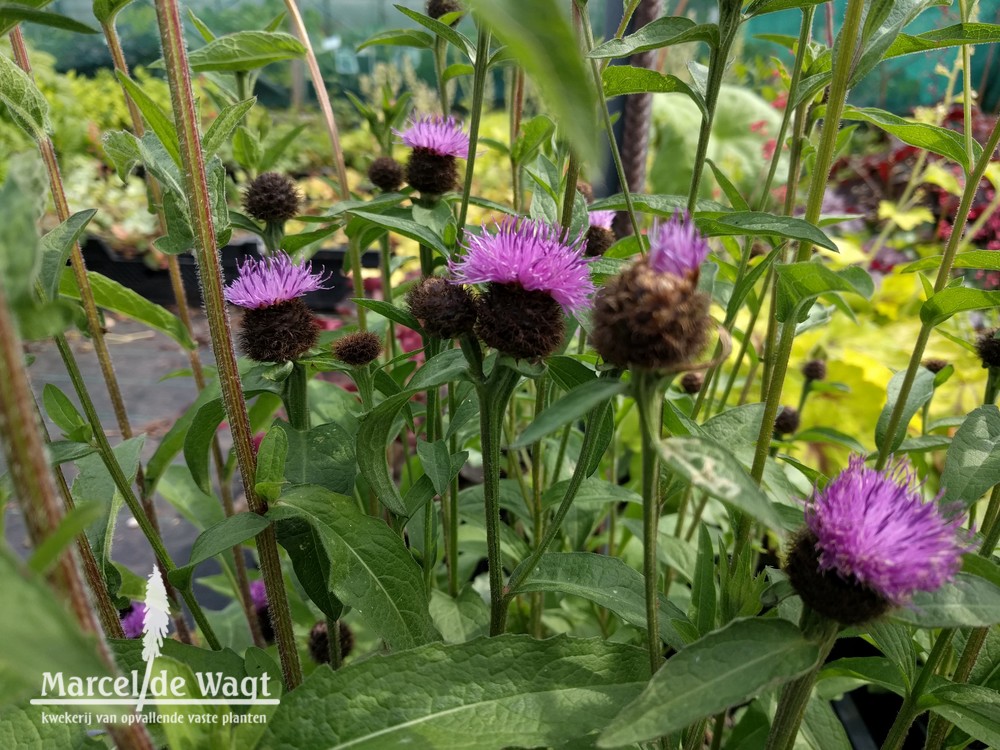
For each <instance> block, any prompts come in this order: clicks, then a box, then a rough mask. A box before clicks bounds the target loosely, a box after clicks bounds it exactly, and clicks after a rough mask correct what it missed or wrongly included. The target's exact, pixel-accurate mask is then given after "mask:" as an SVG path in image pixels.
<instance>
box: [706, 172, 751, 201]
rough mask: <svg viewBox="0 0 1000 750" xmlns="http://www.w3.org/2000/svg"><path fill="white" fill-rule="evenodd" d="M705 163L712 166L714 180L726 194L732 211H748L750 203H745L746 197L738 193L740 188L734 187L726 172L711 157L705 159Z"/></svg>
mask: <svg viewBox="0 0 1000 750" xmlns="http://www.w3.org/2000/svg"><path fill="white" fill-rule="evenodd" d="M705 161H706V163H707V164H708V166H709V167H711V168H712V174H713V175H715V181H716V182H717V183H719V187H720V188H722V192H723V193H725V194H726V200H728V201H729V204H730V205H731V206H732V207H733V210H734V211H750V204H749V203H747V199H746V198H744V197H743V196H742V195H741V194H740V190H739V188H738V187H736V186H735V185H734V184H733V183H732V180H730V179H729V178H728V177H727V176H726V173H725V172H723V171H722V170H721V169H720V168H719V165H718V164H716V163H715V162H714V161H712V160H711V159H706V160H705Z"/></svg>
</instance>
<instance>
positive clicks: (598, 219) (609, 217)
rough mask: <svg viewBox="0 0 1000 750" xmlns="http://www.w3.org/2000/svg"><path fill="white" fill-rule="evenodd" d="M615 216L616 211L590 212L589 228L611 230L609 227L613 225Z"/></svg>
mask: <svg viewBox="0 0 1000 750" xmlns="http://www.w3.org/2000/svg"><path fill="white" fill-rule="evenodd" d="M617 215H618V212H617V211H591V212H590V226H592V227H601V228H602V229H611V225H612V224H614V223H615V216H617Z"/></svg>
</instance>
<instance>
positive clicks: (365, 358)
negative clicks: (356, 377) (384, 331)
mask: <svg viewBox="0 0 1000 750" xmlns="http://www.w3.org/2000/svg"><path fill="white" fill-rule="evenodd" d="M381 353H382V339H381V338H379V336H378V335H377V334H374V333H372V332H371V331H357V332H355V333H349V334H347V335H346V336H342V337H341V338H339V339H337V340H336V341H334V342H333V356H334V357H335V358H336V359H338V360H340V361H341V362H343V363H344V364H345V365H350V366H351V367H362V366H364V365H367V364H368V363H369V362H374V361H375V360H376V359H378V356H379V355H380V354H381Z"/></svg>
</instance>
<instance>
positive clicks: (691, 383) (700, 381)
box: [681, 371, 705, 396]
mask: <svg viewBox="0 0 1000 750" xmlns="http://www.w3.org/2000/svg"><path fill="white" fill-rule="evenodd" d="M703 385H705V376H704V375H703V374H702V373H700V372H697V371H696V372H686V373H684V377H683V378H681V390H683V391H684V392H685V393H686V394H688V395H689V396H693V395H695V394H696V393H698V392H700V391H701V388H702V386H703Z"/></svg>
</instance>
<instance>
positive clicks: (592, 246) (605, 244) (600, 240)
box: [587, 227, 617, 258]
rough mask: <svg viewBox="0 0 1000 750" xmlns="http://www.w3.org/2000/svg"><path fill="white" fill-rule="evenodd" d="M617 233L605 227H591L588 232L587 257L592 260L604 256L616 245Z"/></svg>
mask: <svg viewBox="0 0 1000 750" xmlns="http://www.w3.org/2000/svg"><path fill="white" fill-rule="evenodd" d="M616 239H617V238H616V237H615V233H614V232H612V231H611V230H610V229H605V228H604V227H591V228H590V229H588V230H587V255H589V256H590V257H591V258H596V257H598V256H601V255H604V253H606V252H607V251H608V248H609V247H611V246H612V245H613V244H615V240H616Z"/></svg>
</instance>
